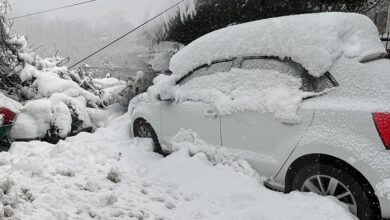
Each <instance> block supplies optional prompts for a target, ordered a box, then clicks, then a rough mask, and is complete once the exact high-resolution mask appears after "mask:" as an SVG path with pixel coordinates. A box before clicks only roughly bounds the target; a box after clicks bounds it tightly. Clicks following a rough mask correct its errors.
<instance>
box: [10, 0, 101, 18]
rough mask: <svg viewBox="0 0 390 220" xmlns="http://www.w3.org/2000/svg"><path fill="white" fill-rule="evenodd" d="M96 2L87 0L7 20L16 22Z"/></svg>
mask: <svg viewBox="0 0 390 220" xmlns="http://www.w3.org/2000/svg"><path fill="white" fill-rule="evenodd" d="M96 1H97V0H89V1H84V2H79V3H75V4H71V5H66V6H62V7H58V8H53V9H48V10H44V11H39V12H34V13H30V14H26V15H21V16H17V17H13V18H10V19H8V20H16V19H20V18H25V17H30V16H33V15H38V14H43V13H47V12H51V11H57V10H61V9H65V8H70V7H74V6H79V5H84V4H88V3H92V2H96Z"/></svg>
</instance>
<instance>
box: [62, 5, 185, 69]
mask: <svg viewBox="0 0 390 220" xmlns="http://www.w3.org/2000/svg"><path fill="white" fill-rule="evenodd" d="M184 1H186V0H181V1H180V2H178V3H176V4H174V5H172V6H171V7H169V8H168V9H166V10H164V11H163V12H161V13H159V14H157V15H156V16H154V17H153V18H151V19H149V20H147V21H145V22H144V23H142V24H140V25H139V26H137V27H136V28H134V29H132V30H130V31H129V32H127V33H125V34H124V35H122V36H120V37H118V38H117V39H115V40H114V41H112V42H111V43H109V44H107V45H106V46H104V47H102V48H100V49H99V50H97V51H95V52H93V53H92V54H90V55H88V56H87V57H85V58H84V59H82V60H80V61H79V62H77V63H75V64H73V65H72V66H71V67H69V69H72V68H73V67H75V66H77V65H79V64H80V63H82V62H84V61H86V60H88V59H89V58H91V57H93V56H95V55H96V54H98V53H99V52H100V51H102V50H104V49H106V48H107V47H109V46H111V45H113V44H115V43H116V42H118V41H120V40H121V39H123V38H125V37H126V36H127V35H129V34H131V33H133V32H134V31H136V30H138V29H140V28H141V27H142V26H144V25H146V24H147V23H149V22H151V21H153V20H155V19H156V18H158V17H160V16H161V15H163V14H164V13H166V12H168V11H170V10H171V9H173V8H175V7H176V6H178V5H180V4H181V3H183V2H184Z"/></svg>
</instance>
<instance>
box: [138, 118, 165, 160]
mask: <svg viewBox="0 0 390 220" xmlns="http://www.w3.org/2000/svg"><path fill="white" fill-rule="evenodd" d="M134 137H139V138H151V139H152V141H153V151H154V152H156V153H159V154H161V155H164V156H165V155H166V154H165V153H164V152H163V150H162V148H161V145H160V142H159V141H158V137H157V134H156V132H155V131H154V129H153V127H152V125H151V124H149V123H148V122H147V121H146V120H143V119H138V120H136V121H135V122H134Z"/></svg>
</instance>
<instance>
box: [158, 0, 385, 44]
mask: <svg viewBox="0 0 390 220" xmlns="http://www.w3.org/2000/svg"><path fill="white" fill-rule="evenodd" d="M380 1H381V0H376V1H374V2H372V1H367V0H299V1H290V0H231V1H225V0H198V1H197V3H196V11H195V13H194V14H187V15H183V13H182V12H181V11H178V12H177V14H176V15H175V16H174V17H173V18H172V19H170V20H169V21H168V22H165V23H164V25H163V26H162V27H161V28H160V29H159V30H158V33H157V34H156V35H155V36H156V37H155V38H154V40H155V41H156V42H161V41H176V42H180V43H183V44H188V43H190V42H192V41H193V40H194V39H196V38H198V37H200V36H202V35H204V34H207V33H209V32H211V31H214V30H217V29H220V28H223V27H226V26H229V25H233V24H238V23H243V22H248V21H253V20H259V19H265V18H271V17H278V16H285V15H294V14H302V13H316V12H326V11H345V12H358V13H359V12H364V11H366V10H370V8H371V7H372V6H373V4H377V3H378V2H380Z"/></svg>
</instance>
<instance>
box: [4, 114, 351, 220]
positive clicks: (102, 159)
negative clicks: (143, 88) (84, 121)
mask: <svg viewBox="0 0 390 220" xmlns="http://www.w3.org/2000/svg"><path fill="white" fill-rule="evenodd" d="M129 124H130V115H129V114H126V115H123V116H121V117H119V118H117V119H116V120H113V121H112V122H111V123H110V125H108V126H107V127H105V128H100V129H98V130H97V131H96V132H95V133H94V134H88V133H81V134H79V135H77V136H75V137H71V138H68V139H66V140H64V141H61V142H60V143H58V144H56V145H51V144H47V143H43V142H38V141H35V142H29V143H14V144H13V146H12V148H11V150H10V152H9V153H8V152H3V153H0V178H1V179H2V180H7V181H6V182H4V184H2V183H0V188H1V186H2V185H4V188H5V190H4V194H5V195H4V196H2V197H1V198H0V207H1V206H2V204H9V203H10V202H12V206H11V207H9V208H11V209H10V210H11V211H12V217H13V218H15V219H31V220H41V219H69V220H72V219H86V220H88V219H213V220H218V219H221V220H222V219H223V220H229V219H286V220H287V219H300V220H311V219H318V220H335V219H345V220H347V219H348V220H349V219H353V217H352V216H351V215H350V214H349V213H348V211H347V209H346V208H344V207H343V206H341V205H340V204H339V203H338V202H337V201H334V200H333V199H331V198H328V197H320V196H317V195H314V194H311V193H309V194H307V193H298V192H295V193H291V194H287V195H285V194H283V193H278V192H274V191H271V190H268V189H266V188H265V187H263V185H262V182H261V180H260V179H259V177H258V176H257V175H256V174H255V172H254V171H253V169H252V168H251V167H250V166H249V165H248V163H246V162H245V161H244V160H242V159H239V158H229V157H226V156H223V155H219V153H218V149H219V148H220V147H213V146H210V145H208V144H206V143H204V142H203V141H201V140H199V139H197V137H196V135H194V134H191V133H189V132H187V133H182V134H181V135H178V136H180V138H178V137H177V138H176V139H175V146H176V147H177V148H178V149H177V151H176V152H175V153H173V154H172V155H170V156H168V157H166V158H162V157H161V156H159V155H157V154H155V153H153V152H152V151H151V149H152V143H151V141H149V140H142V139H130V138H129V136H128V134H129V132H130V131H129V127H130V126H129ZM203 149H210V150H207V151H203ZM212 149H213V150H212ZM209 158H211V159H209ZM108 176H109V177H110V178H109V179H107V177H108ZM112 177H114V178H112ZM118 177H120V181H119V178H118ZM112 180H115V181H112ZM0 191H1V190H0ZM275 204H277V206H275ZM280 210H283V211H280ZM0 211H1V209H0Z"/></svg>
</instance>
